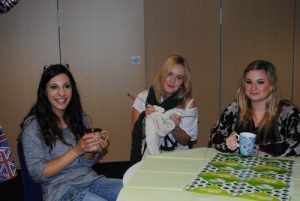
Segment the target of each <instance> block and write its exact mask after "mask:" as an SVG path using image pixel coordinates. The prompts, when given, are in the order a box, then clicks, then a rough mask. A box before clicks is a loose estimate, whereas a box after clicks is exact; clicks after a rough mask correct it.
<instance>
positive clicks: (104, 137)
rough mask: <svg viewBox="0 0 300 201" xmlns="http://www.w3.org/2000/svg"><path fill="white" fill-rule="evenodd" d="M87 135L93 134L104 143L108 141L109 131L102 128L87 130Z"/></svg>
mask: <svg viewBox="0 0 300 201" xmlns="http://www.w3.org/2000/svg"><path fill="white" fill-rule="evenodd" d="M85 133H93V134H95V135H96V136H97V137H98V138H101V139H102V140H104V141H107V140H108V135H109V134H108V131H105V130H102V129H101V128H87V129H86V130H85Z"/></svg>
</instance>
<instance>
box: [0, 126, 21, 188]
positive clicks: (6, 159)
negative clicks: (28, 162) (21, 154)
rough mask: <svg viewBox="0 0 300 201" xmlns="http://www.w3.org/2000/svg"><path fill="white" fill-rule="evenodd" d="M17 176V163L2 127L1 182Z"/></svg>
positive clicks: (0, 139)
mask: <svg viewBox="0 0 300 201" xmlns="http://www.w3.org/2000/svg"><path fill="white" fill-rule="evenodd" d="M15 176H17V172H16V165H15V162H14V160H13V157H12V154H11V151H10V147H9V146H8V142H7V139H6V137H5V134H4V132H3V129H2V128H1V127H0V183H1V182H4V181H6V180H9V179H12V178H14V177H15Z"/></svg>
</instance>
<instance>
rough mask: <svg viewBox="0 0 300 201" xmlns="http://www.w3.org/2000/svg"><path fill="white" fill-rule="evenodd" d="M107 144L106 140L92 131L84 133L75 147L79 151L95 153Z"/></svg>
mask: <svg viewBox="0 0 300 201" xmlns="http://www.w3.org/2000/svg"><path fill="white" fill-rule="evenodd" d="M107 146H108V141H105V140H103V139H101V138H100V137H97V136H96V135H95V134H93V133H85V134H84V135H83V137H82V138H81V139H80V140H79V142H78V143H77V145H76V148H77V149H78V150H80V152H81V153H96V152H101V151H102V150H103V149H106V148H107Z"/></svg>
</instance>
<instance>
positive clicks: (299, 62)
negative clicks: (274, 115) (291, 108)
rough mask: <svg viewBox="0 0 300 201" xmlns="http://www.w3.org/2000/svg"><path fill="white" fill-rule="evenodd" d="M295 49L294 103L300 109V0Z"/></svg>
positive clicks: (296, 18) (296, 22) (297, 0)
mask: <svg viewBox="0 0 300 201" xmlns="http://www.w3.org/2000/svg"><path fill="white" fill-rule="evenodd" d="M295 2H296V7H295V8H296V9H295V12H296V13H295V42H294V45H295V49H294V61H295V63H294V73H293V75H294V79H293V80H294V82H293V83H294V84H293V102H294V103H295V104H296V105H297V106H298V107H300V0H295Z"/></svg>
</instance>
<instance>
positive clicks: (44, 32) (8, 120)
mask: <svg viewBox="0 0 300 201" xmlns="http://www.w3.org/2000/svg"><path fill="white" fill-rule="evenodd" d="M0 24H1V28H0V44H1V46H0V55H1V64H0V75H1V79H0V94H1V98H0V114H1V115H0V124H1V125H2V126H3V128H4V130H5V132H6V134H7V138H8V141H9V144H10V146H11V148H12V152H13V155H14V157H15V161H16V164H17V166H18V164H19V163H18V158H17V151H16V139H17V136H18V134H19V133H20V127H19V125H20V123H21V121H22V120H23V118H24V116H25V115H26V114H27V113H28V112H29V109H30V107H31V106H32V105H33V103H34V102H35V100H36V92H37V87H38V82H39V79H40V76H41V73H42V69H43V66H44V65H45V64H49V63H57V62H59V46H58V29H57V1H56V0H42V1H41V0H27V1H20V2H19V3H18V4H17V5H16V6H15V7H13V8H12V9H11V10H10V11H9V12H8V13H6V14H1V15H0Z"/></svg>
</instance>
